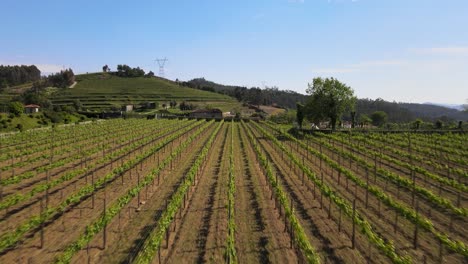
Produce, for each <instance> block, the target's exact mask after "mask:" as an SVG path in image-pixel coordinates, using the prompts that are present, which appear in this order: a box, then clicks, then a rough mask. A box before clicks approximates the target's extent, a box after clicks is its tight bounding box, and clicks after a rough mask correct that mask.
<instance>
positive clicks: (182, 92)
mask: <svg viewBox="0 0 468 264" xmlns="http://www.w3.org/2000/svg"><path fill="white" fill-rule="evenodd" d="M76 80H77V82H78V83H77V84H76V86H75V87H73V88H68V89H60V90H57V92H55V93H54V94H53V95H52V97H51V100H52V103H53V104H54V105H69V104H72V102H73V100H80V102H81V104H82V105H83V107H84V108H86V109H90V110H97V111H100V110H107V109H111V108H113V107H114V108H115V107H118V108H120V107H121V106H122V105H125V104H134V105H138V104H140V103H144V102H158V103H159V105H160V106H161V105H162V104H168V103H169V101H173V100H175V101H176V102H177V103H180V102H182V101H187V102H190V103H193V104H197V105H199V106H200V107H202V106H206V105H209V106H211V107H217V108H221V110H223V111H229V110H232V109H233V108H235V107H238V106H239V103H238V102H237V101H236V100H234V99H233V98H231V97H228V96H225V95H221V94H218V93H212V92H206V91H201V90H197V89H191V88H186V87H181V86H179V85H177V84H176V83H175V82H172V81H169V80H164V79H160V78H143V77H139V78H121V77H117V76H113V75H109V74H102V73H93V74H83V75H77V76H76Z"/></svg>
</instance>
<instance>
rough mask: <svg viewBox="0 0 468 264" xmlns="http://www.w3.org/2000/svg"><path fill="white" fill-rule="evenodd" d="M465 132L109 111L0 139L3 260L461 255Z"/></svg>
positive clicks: (464, 252) (456, 259)
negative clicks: (145, 116)
mask: <svg viewBox="0 0 468 264" xmlns="http://www.w3.org/2000/svg"><path fill="white" fill-rule="evenodd" d="M467 142H468V136H467V135H466V134H445V135H439V134H379V133H367V134H364V133H353V134H346V133H334V134H320V133H316V134H314V135H305V136H303V135H301V136H298V137H297V138H296V137H293V136H291V135H290V134H288V133H286V132H285V131H283V130H282V129H281V127H279V126H277V125H275V124H273V123H269V122H261V123H256V122H231V121H229V122H228V121H217V122H215V121H205V120H199V121H197V120H132V119H129V120H112V121H105V122H92V123H89V124H85V125H72V126H67V127H58V128H54V129H49V130H41V131H39V130H35V131H29V132H23V133H18V134H15V135H11V136H9V137H5V138H0V150H1V152H0V188H1V189H0V223H1V224H0V263H53V262H57V263H70V262H71V263H129V262H131V263H133V262H134V263H205V262H209V263H222V262H229V263H231V262H239V263H270V262H271V263H308V262H309V263H316V262H322V263H328V262H331V263H365V262H369V263H392V262H395V263H424V262H426V263H467V262H468V249H467V247H466V244H467V242H468V239H467V236H468V234H467V229H468V226H467V220H466V217H467V214H468V209H467V201H468V190H467V185H466V180H467V177H468V173H467V171H468V143H467Z"/></svg>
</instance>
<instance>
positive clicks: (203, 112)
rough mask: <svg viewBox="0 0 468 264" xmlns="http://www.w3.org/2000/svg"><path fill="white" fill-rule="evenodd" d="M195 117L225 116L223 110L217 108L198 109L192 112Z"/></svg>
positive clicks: (191, 115)
mask: <svg viewBox="0 0 468 264" xmlns="http://www.w3.org/2000/svg"><path fill="white" fill-rule="evenodd" d="M190 117H193V118H219V119H221V118H223V112H222V111H221V110H219V109H217V108H215V109H197V110H195V111H193V112H191V113H190Z"/></svg>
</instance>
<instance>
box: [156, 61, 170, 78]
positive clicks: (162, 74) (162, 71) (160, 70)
mask: <svg viewBox="0 0 468 264" xmlns="http://www.w3.org/2000/svg"><path fill="white" fill-rule="evenodd" d="M154 61H156V62H157V63H158V65H159V77H161V78H164V64H166V62H167V61H168V59H166V57H164V59H155V60H154Z"/></svg>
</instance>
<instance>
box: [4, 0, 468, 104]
mask: <svg viewBox="0 0 468 264" xmlns="http://www.w3.org/2000/svg"><path fill="white" fill-rule="evenodd" d="M0 10H1V14H2V22H3V26H2V29H1V40H0V64H36V65H38V66H39V68H40V69H41V70H42V71H43V72H52V71H58V70H60V69H62V67H63V66H65V67H67V68H68V67H71V68H72V69H73V70H74V71H75V72H76V73H84V72H95V71H100V70H101V68H102V66H103V65H104V64H108V65H109V66H110V67H111V69H115V68H116V65H117V64H128V65H130V66H133V67H136V66H140V67H142V68H144V69H145V70H153V72H155V73H158V67H157V64H156V63H155V62H154V59H155V58H162V57H167V58H168V59H169V61H168V63H167V65H166V77H168V78H170V79H175V78H178V79H180V80H189V79H191V78H196V77H205V78H206V79H209V80H213V81H216V82H220V83H224V84H234V85H245V86H249V87H250V86H259V87H262V86H263V85H266V86H278V87H279V88H280V89H288V90H295V91H298V92H300V93H305V90H306V88H307V84H308V83H310V82H311V81H312V79H313V78H314V77H318V76H322V77H335V78H338V79H339V80H340V81H342V82H344V83H346V84H347V85H349V86H351V87H352V88H353V89H354V91H355V94H356V95H357V96H358V97H360V98H372V99H375V98H378V97H380V98H383V99H386V100H390V101H393V100H395V101H404V102H439V103H453V104H462V103H465V100H466V99H468V15H467V14H468V1H467V0H303V1H301V0H250V1H249V0H232V1H228V0H224V1H223V0H218V1H212V0H192V1H189V0H161V1H157V0H153V1H149V0H148V1H139V0H135V1H115V0H114V1H110V0H108V1H88V0H82V1H62V0H55V1H52V0H50V1H44V0H43V1H33V0H30V1H23V0H2V1H1V3H0Z"/></svg>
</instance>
